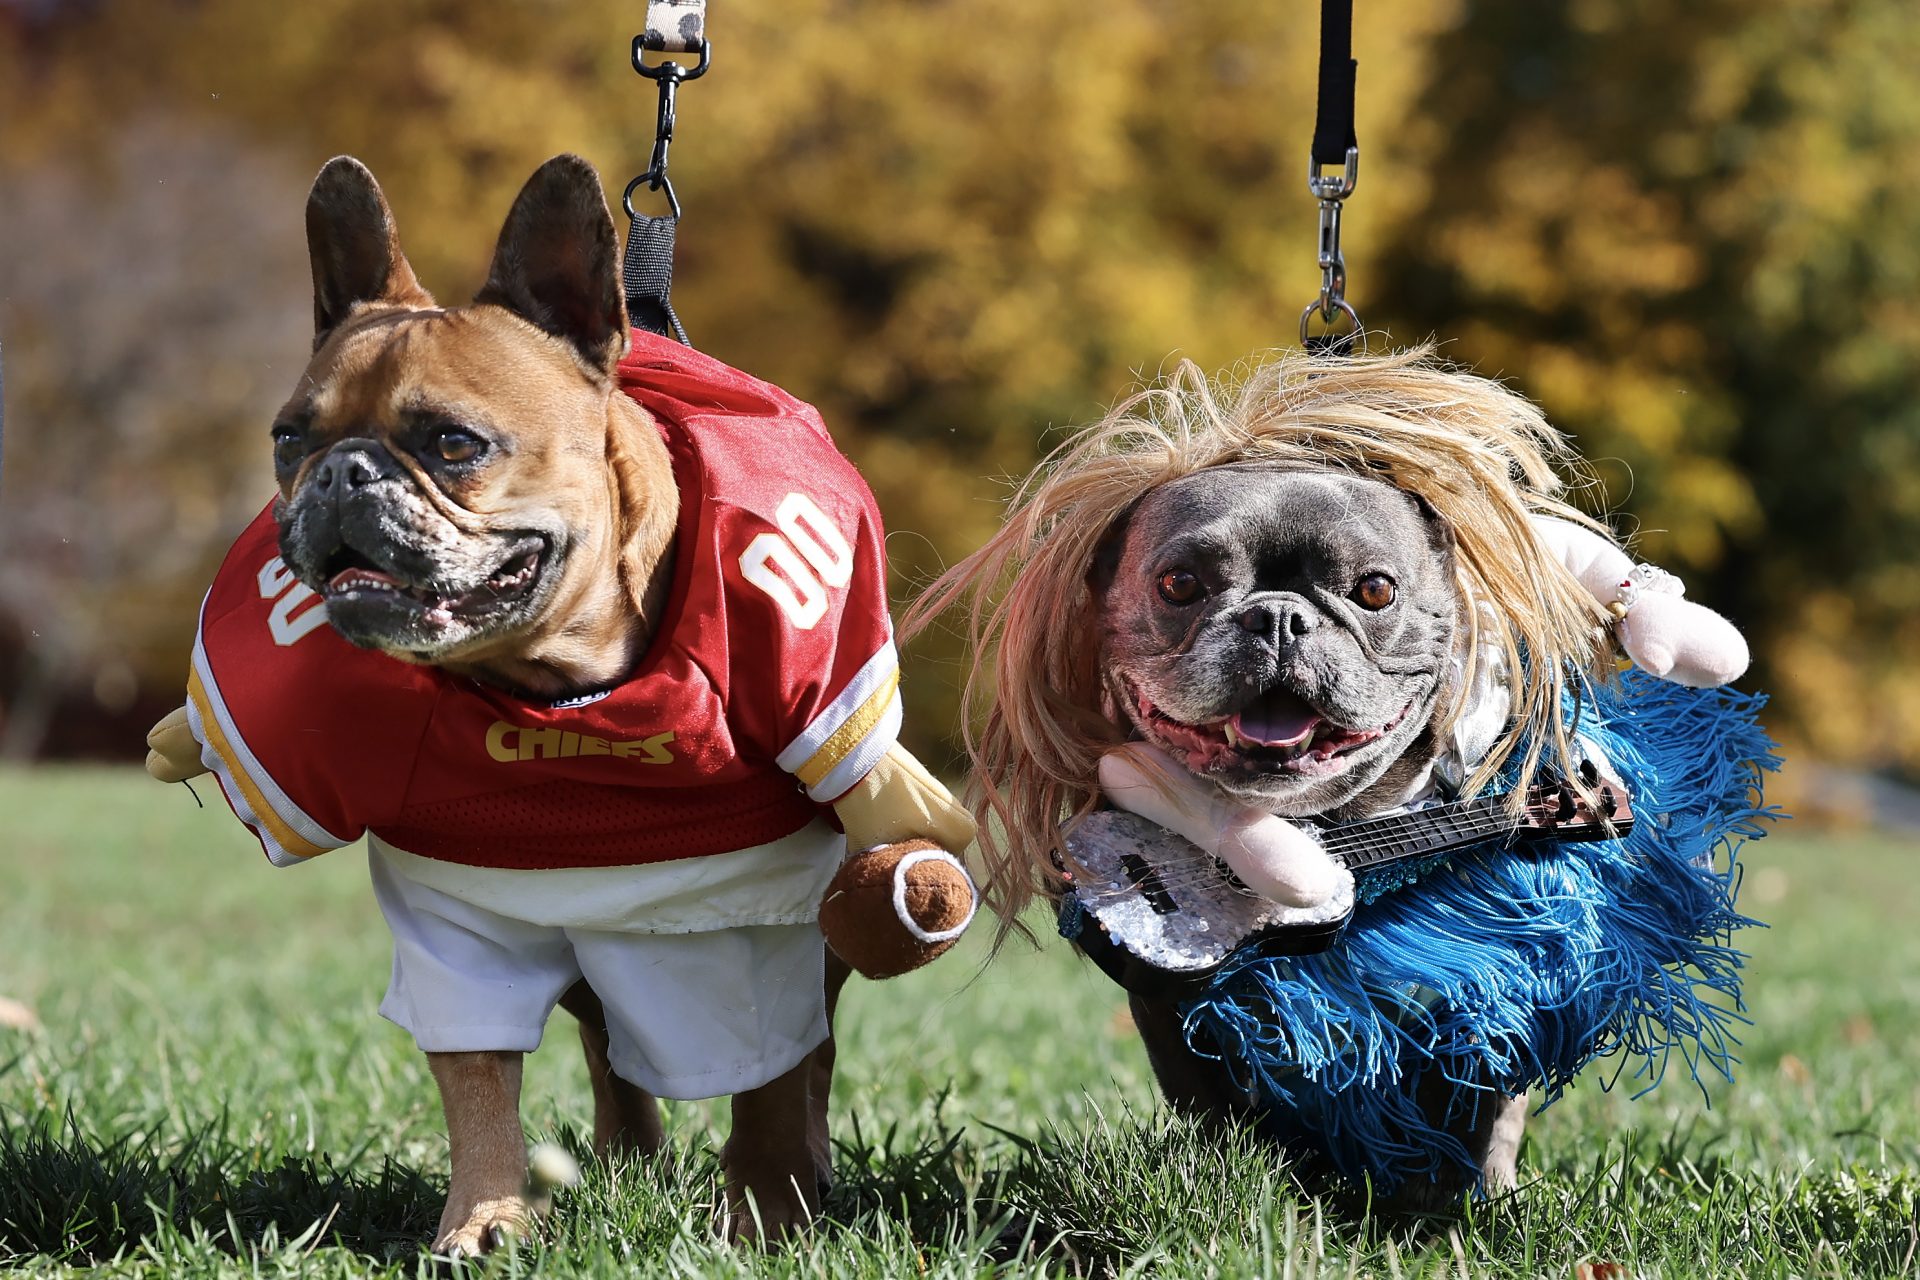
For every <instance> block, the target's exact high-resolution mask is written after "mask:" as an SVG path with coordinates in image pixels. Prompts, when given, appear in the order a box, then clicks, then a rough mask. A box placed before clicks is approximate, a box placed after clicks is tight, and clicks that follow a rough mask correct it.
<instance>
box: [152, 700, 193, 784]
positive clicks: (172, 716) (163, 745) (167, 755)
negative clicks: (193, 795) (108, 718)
mask: <svg viewBox="0 0 1920 1280" xmlns="http://www.w3.org/2000/svg"><path fill="white" fill-rule="evenodd" d="M206 771H207V766H205V765H204V764H201V763H200V743H199V740H198V739H196V738H195V737H194V736H193V730H192V729H190V728H188V727H187V709H186V708H185V707H175V708H174V709H173V710H171V711H169V712H167V714H166V716H165V717H163V718H162V719H161V721H160V723H159V724H156V725H154V726H153V728H151V729H149V730H147V773H148V774H149V775H150V776H152V777H154V778H157V779H159V780H160V781H161V782H185V781H186V780H187V779H189V778H197V777H199V776H200V775H201V774H203V773H205V772H206Z"/></svg>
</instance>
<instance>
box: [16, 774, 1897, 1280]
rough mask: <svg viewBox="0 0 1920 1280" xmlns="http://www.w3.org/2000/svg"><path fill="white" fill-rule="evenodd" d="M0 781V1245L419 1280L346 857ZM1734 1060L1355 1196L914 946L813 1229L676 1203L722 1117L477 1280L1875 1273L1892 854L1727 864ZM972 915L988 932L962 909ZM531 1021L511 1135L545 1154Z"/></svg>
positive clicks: (61, 1254) (1116, 1052) (1782, 856)
mask: <svg viewBox="0 0 1920 1280" xmlns="http://www.w3.org/2000/svg"><path fill="white" fill-rule="evenodd" d="M200 792H201V796H202V798H203V799H204V800H205V801H206V803H207V807H206V808H204V809H202V808H197V807H196V806H195V803H194V800H193V798H192V797H191V796H190V795H188V793H187V792H186V790H185V789H184V788H171V789H169V788H163V787H161V786H159V785H158V784H154V783H150V782H148V781H147V780H146V779H145V778H143V777H141V776H140V775H138V774H137V773H134V772H131V771H119V770H95V769H86V770H81V769H59V770H51V769H44V770H37V771H29V772H18V771H16V772H0V939H4V941H5V949H4V952H0V995H10V996H14V997H17V998H20V999H23V1000H25V1001H27V1002H29V1003H30V1004H32V1005H33V1006H34V1007H35V1008H36V1009H37V1010H38V1013H39V1015H40V1018H41V1020H42V1022H43V1024H44V1028H43V1029H42V1030H40V1031H38V1032H33V1033H22V1032H9V1031H4V1030H0V1265H6V1266H10V1267H17V1268H24V1269H26V1270H28V1271H31V1272H44V1273H54V1272H58V1271H61V1270H64V1269H69V1268H79V1267H85V1266H101V1267H104V1268H105V1269H107V1270H108V1271H109V1272H111V1273H116V1274H129V1275H132V1274H140V1275H148V1274H169V1275H173V1274H194V1275H200V1274H206V1275H215V1274H219V1275H239V1274H243V1273H249V1274H277V1273H296V1272H297V1273H299V1274H301V1275H310V1274H316V1275H317V1274H343V1275H344V1274H366V1273H369V1272H374V1273H380V1274H396V1275H397V1274H415V1273H421V1272H425V1271H429V1270H431V1269H432V1268H433V1266H434V1264H433V1263H432V1261H431V1260H430V1259H429V1258H428V1257H427V1256H426V1255H425V1254H424V1253H423V1252H422V1251H421V1249H420V1242H421V1240H422V1238H423V1237H424V1236H425V1235H426V1234H428V1233H429V1232H430V1230H431V1229H432V1227H433V1224H434V1222H435V1220H436V1218H437V1215H438V1211H439V1195H440V1192H441V1191H442V1189H443V1188H444V1182H445V1177H446V1144H445V1139H444V1137H443V1135H442V1133H441V1129H440V1120H439V1112H438V1104H437V1099H436V1096H435V1094H434V1091H433V1087H432V1082H431V1080H430V1078H429V1076H428V1074H427V1070H426V1063H425V1059H424V1058H422V1057H421V1056H420V1055H419V1054H418V1053H417V1052H415V1051H414V1049H413V1048H412V1045H411V1042H410V1041H409V1040H408V1038H407V1037H406V1035H405V1034H404V1033H403V1032H401V1031H399V1030H398V1029H396V1028H394V1027H392V1026H390V1025H388V1024H387V1023H385V1022H383V1021H381V1020H380V1018H379V1017H378V1016H377V1015H376V1014H375V1012H374V1010H375V1006H376V1004H377V1003H378V1000H379V996H380V993H381V990H382V988H383V986H384V983H385V979H386V970H387V939H386V935H385V931H384V928H383V926H382V924H381V922H380V919H379V917H378V915H377V913H376V911H375V909H374V905H373V901H372V897H371V894H370V893H369V891H368V889H367V886H366V883H365V876H366V873H365V870H364V867H363V865H362V862H361V858H360V855H359V854H358V853H357V852H355V851H353V850H342V851H340V852H338V853H335V854H332V855H330V856H329V857H327V858H325V859H323V860H322V861H321V862H320V863H319V864H317V865H314V866H310V867H306V868H301V869H298V870H294V871H274V870H272V869H271V868H269V867H268V866H267V865H266V863H265V861H264V860H263V859H262V858H261V857H260V855H259V852H258V849H257V848H255V847H254V846H253V845H252V844H251V842H250V840H249V839H247V838H246V837H245V834H244V832H243V831H242V830H241V829H240V828H239V826H238V824H236V823H235V822H234V821H233V820H232V818H231V817H230V816H229V815H228V814H227V813H226V812H225V808H224V806H223V805H222V804H221V802H220V800H219V798H218V795H217V794H215V793H213V792H212V789H211V788H210V787H205V786H203V787H201V788H200ZM1747 861H1748V874H1747V881H1746V893H1745V896H1744V897H1743V905H1744V906H1746V907H1747V909H1748V910H1749V911H1750V912H1752V913H1753V914H1756V915H1759V916H1762V917H1763V918H1765V919H1768V920H1769V921H1771V922H1773V923H1774V925H1775V927H1774V928H1773V929H1771V930H1769V931H1765V932H1761V931H1752V932H1749V933H1748V934H1746V935H1745V936H1744V941H1745V942H1746V944H1747V946H1748V949H1749V950H1750V951H1751V952H1752V961H1751V966H1750V972H1751V983H1750V988H1749V997H1750V1005H1751V1012H1752V1015H1753V1018H1754V1020H1755V1025H1754V1026H1753V1027H1752V1028H1751V1029H1750V1031H1749V1034H1748V1035H1747V1036H1746V1046H1745V1053H1744V1059H1745V1061H1744V1065H1743V1067H1742V1069H1741V1072H1740V1079H1739V1082H1738V1083H1737V1084H1734V1085H1726V1084H1719V1085H1717V1086H1716V1087H1714V1088H1713V1089H1712V1091H1711V1092H1712V1106H1711V1107H1710V1108H1709V1106H1708V1105H1707V1104H1706V1102H1705V1100H1703V1098H1702V1095H1701V1093H1700V1091H1699V1090H1698V1089H1696V1088H1694V1087H1693V1085H1692V1084H1691V1082H1689V1081H1687V1080H1685V1079H1684V1078H1670V1079H1669V1080H1668V1082H1667V1083H1666V1084H1665V1085H1663V1086H1662V1087H1661V1088H1660V1089H1659V1090H1658V1091H1657V1092H1655V1093H1653V1094H1651V1095H1649V1096H1647V1097H1645V1098H1642V1099H1640V1100H1638V1101H1632V1100H1630V1099H1629V1098H1627V1097H1626V1096H1624V1093H1622V1092H1614V1093H1608V1092H1605V1091H1603V1090H1602V1089H1601V1088H1600V1087H1599V1081H1598V1077H1597V1076H1596V1077H1595V1078H1593V1079H1591V1080H1589V1081H1585V1082H1583V1083H1582V1085H1581V1086H1580V1087H1578V1088H1576V1089H1575V1090H1574V1091H1573V1092H1572V1093H1571V1094H1570V1095H1569V1096H1568V1097H1567V1098H1566V1099H1565V1100H1563V1101H1562V1102H1561V1103H1560V1104H1558V1105H1557V1106H1555V1107H1554V1108H1552V1109H1551V1110H1549V1111H1548V1112H1546V1113H1545V1114H1544V1115H1543V1116H1541V1117H1539V1118H1537V1119H1536V1120H1535V1121H1534V1122H1533V1124H1532V1127H1531V1128H1530V1130H1529V1136H1528V1139H1527V1145H1526V1148H1525V1150H1524V1151H1523V1153H1522V1158H1521V1175H1522V1180H1523V1184H1524V1185H1523V1187H1522V1190H1521V1191H1520V1192H1519V1193H1517V1194H1516V1195H1514V1196H1512V1197H1508V1198H1505V1199H1502V1200H1498V1201H1494V1202H1492V1203H1488V1204H1482V1205H1479V1206H1477V1207H1476V1208H1475V1209H1474V1210H1473V1211H1472V1212H1471V1214H1470V1215H1468V1216H1467V1217H1466V1218H1464V1219H1460V1220H1455V1221H1404V1220H1402V1221H1383V1220H1381V1219H1378V1218H1374V1217H1369V1216H1368V1215H1367V1213H1366V1211H1365V1205H1364V1202H1363V1201H1360V1200H1359V1199H1357V1198H1356V1197H1354V1196H1352V1195H1350V1194H1342V1193H1340V1192H1338V1191H1332V1190H1329V1189H1327V1188H1324V1187H1310V1186H1303V1185H1302V1184H1300V1183H1298V1182H1296V1181H1295V1180H1294V1179H1293V1178H1292V1177H1291V1176H1290V1175H1289V1174H1288V1172H1287V1169H1286V1166H1285V1164H1284V1162H1283V1161H1281V1160H1279V1159H1278V1158H1276V1157H1275V1156H1273V1155H1272V1154H1271V1153H1269V1152H1265V1151H1262V1150H1258V1149H1255V1148H1252V1147H1248V1146H1246V1145H1244V1144H1240V1143H1238V1142H1236V1141H1235V1140H1232V1139H1209V1138H1207V1137H1205V1136H1203V1135H1201V1134H1198V1133H1196V1132H1194V1131H1193V1130H1192V1129H1191V1128H1189V1127H1187V1126H1184V1125H1182V1124H1179V1123H1177V1122H1174V1121H1172V1120H1170V1119H1168V1118H1167V1117H1166V1116H1165V1115H1163V1114H1162V1113H1161V1112H1160V1111H1158V1110H1157V1109H1156V1106H1155V1099H1154V1094H1153V1090H1152V1085H1151V1078H1150V1076H1149V1074H1148V1071H1147V1066H1146V1061H1145V1058H1144V1056H1143V1054H1142V1053H1141V1051H1140V1048H1139V1046H1138V1044H1137V1042H1136V1041H1135V1040H1134V1038H1133V1037H1132V1035H1131V1033H1130V1029H1129V1025H1128V1023H1127V1019H1126V1015H1125V1012H1124V1006H1123V1003H1122V1000H1121V998H1120V995H1119V992H1118V990H1117V988H1114V987H1112V986H1111V985H1109V984H1108V983H1107V981H1106V979H1104V978H1102V977H1101V976H1100V975H1099V974H1098V973H1097V972H1095V971H1094V970H1093V969H1092V968H1091V966H1089V965H1086V964H1084V963H1081V962H1079V961H1077V960H1076V959H1075V958H1074V956H1073V955H1072V954H1071V953H1070V952H1068V951H1067V949H1066V948H1065V947H1064V946H1063V945H1060V944H1057V943H1055V944H1054V945H1049V946H1047V947H1046V948H1045V949H1044V950H1043V951H1041V952H1038V953H1035V952H1032V951H1030V950H1027V949H1025V948H1020V949H1009V950H1008V951H1007V952H1006V953H1004V954H1003V955H1002V956H1001V957H1000V958H999V959H998V960H997V961H995V962H994V963H993V964H992V965H991V966H990V967H988V968H986V969H985V970H984V971H982V970H981V969H980V967H979V962H980V961H981V959H982V958H983V956H984V950H983V949H982V948H979V947H977V946H975V947H973V948H972V950H970V951H964V952H962V953H958V954H956V955H955V956H951V957H948V958H947V959H945V960H943V961H942V962H941V963H939V964H937V965H935V966H933V967H931V968H930V969H927V970H924V971H922V972H920V973H918V974H914V975H911V976H909V977H907V978H904V979H899V980H897V981H894V982H889V983H885V984H873V983H861V982H858V981H856V983H855V985H854V986H853V987H852V988H851V989H850V991H849V995H848V997H847V999H846V1001H845V1002H844V1004H843V1006H842V1023H841V1028H842V1033H843V1048H842V1052H841V1059H840V1060H841V1073H840V1077H839V1080H838V1084H837V1088H836V1091H835V1097H834V1126H835V1134H836V1137H837V1138H838V1139H839V1141H840V1143H841V1144H842V1145H841V1148H840V1151H839V1155H838V1159H837V1162H836V1164H837V1171H838V1175H839V1185H838V1187H837V1188H836V1190H835V1192H834V1194H833V1196H832V1198H831V1200H830V1201H829V1205H828V1209H829V1218H828V1221H826V1222H824V1223H823V1224H822V1225H821V1226H820V1227H819V1229H818V1230H816V1231H814V1232H813V1233H811V1234H810V1235H809V1236H808V1237H807V1238H805V1239H803V1240H801V1241H799V1242H797V1243H795V1244H792V1245H790V1246H788V1247H787V1248H785V1249H784V1250H782V1251H779V1252H776V1253H773V1254H771V1255H767V1256H762V1255H758V1254H744V1253H735V1252H732V1251H729V1250H728V1249H727V1248H725V1247H724V1246H722V1245H720V1244H719V1243H717V1242H716V1241H715V1239H714V1238H713V1236H712V1233H711V1229H710V1226H709V1218H710V1214H711V1207H712V1204H713V1202H714V1200H715V1197H716V1195H717V1182H716V1174H715V1168H714V1162H713V1159H712V1154H711V1153H712V1150H713V1147H714V1145H715V1143H716V1142H717V1140H718V1138H719V1136H721V1126H722V1125H723V1123H724V1119H725V1109H724V1106H723V1105H721V1106H716V1105H713V1104H679V1105H676V1106H674V1107H673V1108H672V1110H671V1116H670V1121H669V1124H670V1126H671V1142H670V1155H669V1156H668V1157H667V1158H666V1159H665V1160H663V1161H662V1162H660V1163H658V1164H656V1165H649V1166H640V1165H632V1166H622V1167H609V1166H605V1165H596V1164H593V1163H589V1164H588V1166H587V1176H586V1181H585V1183H584V1184H583V1185H582V1186H581V1187H580V1188H578V1189H577V1190H575V1191H572V1192H569V1193H563V1195H562V1196H561V1198H560V1201H559V1204H558V1206H557V1209H556V1212H555V1214H554V1215H553V1217H552V1218H550V1219H549V1220H548V1221H547V1222H546V1223H545V1224H544V1226H543V1227H542V1228H541V1230H540V1231H539V1233H538V1235H537V1237H536V1238H534V1239H531V1240H529V1241H526V1242H524V1243H523V1244H522V1245H521V1246H520V1247H519V1248H518V1249H517V1250H516V1252H515V1253H514V1254H513V1255H511V1256H509V1257H506V1258H503V1259H501V1260H500V1261H499V1262H498V1263H496V1264H495V1265H494V1266H493V1267H492V1270H494V1271H497V1272H499V1273H501V1274H519V1273H521V1272H531V1271H536V1270H537V1271H538V1272H540V1273H541V1274H550V1275H612V1274H634V1273H636V1272H639V1273H643V1274H668V1273H675V1274H734V1273H743V1274H756V1275H758V1274H769V1275H806V1276H824V1275H871V1276H908V1275H912V1276H920V1275H926V1276H941V1275H950V1274H951V1275H961V1274H976V1273H979V1272H983V1271H986V1270H988V1269H990V1268H993V1267H996V1266H998V1267H1000V1268H1002V1274H1013V1273H1016V1272H1019V1271H1024V1270H1027V1269H1032V1270H1035V1271H1039V1270H1050V1271H1058V1272H1067V1273H1091V1274H1108V1273H1123V1274H1124V1273H1129V1272H1133V1271H1150V1272H1152V1273H1154V1274H1170V1275H1187V1274H1192V1275H1203V1274H1218V1275H1252V1274H1258V1275H1274V1276H1277V1275H1282V1274H1288V1275H1296V1276H1317V1275H1330V1276H1344V1275H1370V1274H1380V1275H1404V1276H1428V1275H1430V1276H1436V1277H1437V1276H1440V1275H1443V1274H1444V1275H1447V1276H1457V1275H1461V1274H1471V1275H1500V1276H1505V1275H1514V1276H1533V1275H1540V1274H1546V1275H1558V1276H1570V1275H1572V1274H1573V1273H1574V1268H1575V1266H1576V1265H1577V1264H1579V1263H1581V1262H1583V1261H1588V1260H1606V1261H1613V1262H1620V1263H1625V1264H1627V1266H1628V1267H1629V1268H1630V1269H1631V1273H1632V1274H1634V1275H1672V1276H1713V1277H1723V1276H1743V1275H1757V1276H1758V1275H1765V1276H1772V1275H1823V1276H1824V1275H1888V1274H1908V1273H1911V1272H1912V1271H1913V1270H1914V1268H1915V1266H1916V1261H1917V1260H1920V1249H1917V1248H1916V1243H1917V1241H1920V1235H1917V1234H1916V1231H1917V1228H1916V1218H1915V1212H1916V1210H1915V1197H1916V1190H1917V1189H1920V1069H1916V1063H1920V887H1916V879H1917V878H1920V877H1916V872H1920V860H1917V859H1916V857H1915V852H1914V850H1913V849H1912V848H1911V847H1909V846H1907V845H1905V844H1902V843H1898V842H1895V841H1892V840H1888V839H1884V838H1874V837H1867V836H1859V837H1844V838H1842V837H1833V838H1827V837H1821V838H1815V837H1813V836H1811V835H1808V836H1800V835H1796V834H1783V835H1779V836H1776V837H1773V838H1770V839H1768V840H1766V841H1764V842H1762V843H1761V844H1758V845H1755V846H1753V847H1752V848H1751V849H1750V851H1749V857H1748V859H1747ZM982 932H984V930H982ZM588 1117H589V1098H588V1092H587V1085H586V1080H585V1076H584V1073H583V1071H582V1070H581V1068H580V1064H579V1061H578V1055H577V1051H576V1046H575V1044H574V1038H573V1035H572V1031H571V1026H570V1024H569V1022H568V1020H567V1019H566V1018H565V1016H564V1015H560V1016H559V1017H558V1018H557V1019H556V1022H555V1024H554V1027H553V1034H551V1035H550V1036H549V1038H548V1044H547V1045H546V1046H545V1047H543V1048H542V1049H541V1050H540V1052H539V1053H537V1054H536V1055H534V1057H533V1059H532V1060H531V1062H530V1065H529V1070H528V1082H527V1100H526V1106H525V1119H526V1124H527V1126H528V1129H529V1131H530V1133H531V1134H533V1135H534V1136H536V1137H547V1138H551V1139H554V1140H556V1141H558V1142H561V1143H563V1144H566V1145H568V1146H572V1147H574V1148H575V1149H576V1150H578V1149H580V1148H581V1146H582V1143H583V1131H584V1128H585V1126H586V1123H587V1120H588Z"/></svg>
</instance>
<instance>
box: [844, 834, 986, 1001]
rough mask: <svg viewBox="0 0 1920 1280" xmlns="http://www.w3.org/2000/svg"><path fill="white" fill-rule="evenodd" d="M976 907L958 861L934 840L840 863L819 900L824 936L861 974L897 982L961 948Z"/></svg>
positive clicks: (885, 848)
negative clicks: (958, 943) (953, 948)
mask: <svg viewBox="0 0 1920 1280" xmlns="http://www.w3.org/2000/svg"><path fill="white" fill-rule="evenodd" d="M978 904H979V895H978V894H977V893H976V892H975V891H974V887H973V879H972V877H970V876H969V875H968V874H967V870H966V868H965V867H963V866H962V865H961V864H960V860H959V859H958V858H956V857H954V856H953V855H952V854H951V853H948V852H947V851H946V850H945V849H942V848H941V847H940V846H939V845H936V844H935V843H933V841H931V840H902V841H900V842H898V843H896V844H883V845H880V846H878V847H876V848H872V849H867V850H864V851H862V852H860V853H856V854H853V855H852V856H851V857H849V858H848V859H847V860H846V862H844V863H842V864H841V867H840V870H839V872H838V873H837V874H835V876H834V877H833V882H832V883H831V884H829V885H828V886H827V893H826V896H825V897H824V898H822V899H821V901H820V930H821V932H822V933H824V934H826V936H827V945H828V946H830V947H832V948H833V951H834V954H835V955H837V956H839V957H840V958H841V959H842V960H845V961H846V962H847V963H848V964H849V965H851V966H853V968H854V969H855V970H857V971H858V972H859V973H861V974H863V975H864V976H866V977H869V978H892V977H897V976H899V975H900V974H903V973H908V972H910V971H912V970H914V969H918V968H919V967H920V966H921V965H923V964H925V963H927V961H929V960H931V959H933V958H934V957H935V956H937V955H939V954H940V953H941V952H943V951H945V950H947V949H948V948H949V947H951V946H952V945H953V944H954V943H955V942H956V941H958V939H959V937H960V935H961V934H963V933H965V932H966V929H967V926H968V925H969V924H971V923H972V922H973V913H974V909H975V908H976V907H977V906H978Z"/></svg>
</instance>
